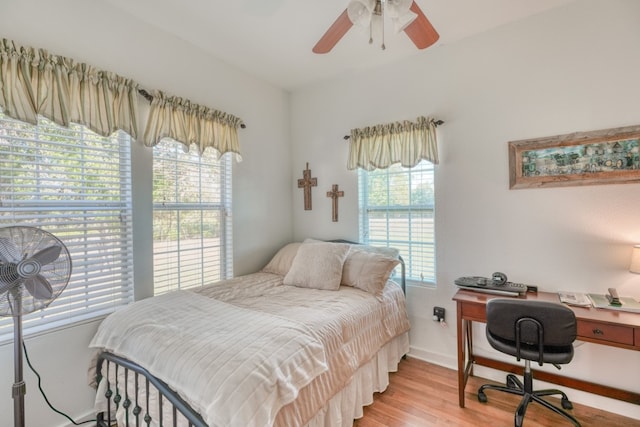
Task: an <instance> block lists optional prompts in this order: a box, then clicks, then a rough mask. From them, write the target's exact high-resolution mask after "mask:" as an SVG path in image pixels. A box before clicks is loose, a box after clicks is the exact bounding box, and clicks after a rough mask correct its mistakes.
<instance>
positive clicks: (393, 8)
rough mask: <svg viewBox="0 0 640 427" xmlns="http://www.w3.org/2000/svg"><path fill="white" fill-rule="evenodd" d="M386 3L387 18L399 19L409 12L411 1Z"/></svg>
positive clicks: (397, 0)
mask: <svg viewBox="0 0 640 427" xmlns="http://www.w3.org/2000/svg"><path fill="white" fill-rule="evenodd" d="M386 3H387V5H386V8H387V10H388V12H389V16H391V17H392V18H399V17H401V16H402V15H404V14H406V13H408V12H409V11H410V10H411V5H412V4H413V0H387V1H386Z"/></svg>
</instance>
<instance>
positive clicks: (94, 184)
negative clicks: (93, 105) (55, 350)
mask: <svg viewBox="0 0 640 427" xmlns="http://www.w3.org/2000/svg"><path fill="white" fill-rule="evenodd" d="M130 143H131V141H130V137H129V136H128V135H126V134H125V133H124V132H118V133H117V134H114V136H112V137H101V136H98V135H96V134H95V133H93V132H91V131H90V130H88V129H87V128H85V127H83V126H79V125H71V126H70V127H69V128H63V127H60V126H58V125H55V124H54V123H52V122H50V121H49V120H47V119H44V118H42V117H40V118H39V123H38V125H36V126H34V125H31V124H27V123H24V122H20V121H17V120H13V119H9V118H8V117H6V116H5V115H3V114H2V113H0V226H12V225H17V226H19V225H29V226H35V227H39V228H42V229H44V230H46V231H48V232H50V233H52V234H53V235H55V236H56V237H57V238H59V239H60V240H61V241H62V242H63V243H64V244H65V246H66V247H67V249H68V250H69V254H70V256H71V260H72V274H71V278H70V280H69V283H68V285H67V287H66V289H65V290H64V291H63V292H62V294H61V295H60V296H59V297H58V298H57V299H56V300H54V301H53V302H52V303H51V304H50V305H49V306H48V307H46V308H45V309H43V310H39V311H37V312H34V313H31V314H28V315H26V316H25V317H24V318H23V325H24V332H25V334H27V335H28V334H29V333H34V332H38V331H42V330H46V329H50V328H54V327H60V326H63V325H68V324H71V323H75V322H79V321H84V320H87V319H91V318H95V317H98V316H103V315H105V314H108V313H110V312H112V311H114V310H115V309H116V308H117V307H119V306H122V305H125V304H128V303H129V302H131V301H132V300H133V260H132V253H133V250H132V245H133V243H132V220H131V218H132V200H131V159H130ZM12 333H13V322H12V318H0V342H3V341H7V340H10V339H12Z"/></svg>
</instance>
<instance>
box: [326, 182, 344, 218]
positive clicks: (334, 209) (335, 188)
mask: <svg viewBox="0 0 640 427" xmlns="http://www.w3.org/2000/svg"><path fill="white" fill-rule="evenodd" d="M327 197H331V198H332V199H333V200H332V203H331V220H332V221H333V222H338V197H344V191H338V184H333V186H332V187H331V191H327Z"/></svg>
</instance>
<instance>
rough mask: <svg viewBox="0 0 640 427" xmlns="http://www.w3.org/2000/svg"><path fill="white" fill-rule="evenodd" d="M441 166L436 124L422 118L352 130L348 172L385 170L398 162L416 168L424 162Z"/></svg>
mask: <svg viewBox="0 0 640 427" xmlns="http://www.w3.org/2000/svg"><path fill="white" fill-rule="evenodd" d="M423 159H424V160H428V161H430V162H431V163H433V164H438V144H437V139H436V121H435V120H433V119H430V118H426V117H418V119H417V120H416V121H415V122H411V121H408V120H405V121H402V122H395V123H390V124H384V125H376V126H371V127H365V128H360V129H352V130H351V136H350V143H349V160H348V163H347V168H348V169H356V168H362V169H365V170H374V169H385V168H388V167H389V166H391V165H392V164H395V163H400V164H401V165H402V166H403V167H407V168H410V167H413V166H415V165H417V164H418V163H419V162H420V160H423Z"/></svg>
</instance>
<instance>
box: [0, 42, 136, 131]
mask: <svg viewBox="0 0 640 427" xmlns="http://www.w3.org/2000/svg"><path fill="white" fill-rule="evenodd" d="M137 90H138V85H137V84H136V83H135V82H134V81H132V80H130V79H126V78H124V77H121V76H118V75H116V74H114V73H110V72H106V71H100V70H97V69H95V68H94V67H92V66H90V65H87V64H83V63H77V62H75V61H74V60H73V59H70V58H65V57H63V56H58V55H51V54H49V53H48V52H47V51H46V50H44V49H34V48H30V47H21V46H17V45H16V44H15V43H14V42H12V41H10V40H7V39H2V40H1V41H0V107H1V108H2V109H3V110H4V112H5V114H7V115H8V116H10V117H13V118H15V119H18V120H22V121H24V122H28V123H31V124H37V120H38V119H37V116H38V115H41V116H44V117H46V118H48V119H50V120H52V121H54V122H55V123H57V124H59V125H62V126H65V127H66V126H69V124H70V123H71V122H73V123H78V124H82V125H84V126H86V127H88V128H89V129H91V130H93V131H94V132H96V133H97V134H99V135H103V136H108V135H111V134H112V133H113V132H115V131H116V130H118V129H122V130H124V131H125V132H127V133H128V134H129V135H131V136H132V137H133V138H134V139H135V138H137V123H138V104H137V102H138V98H137Z"/></svg>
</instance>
